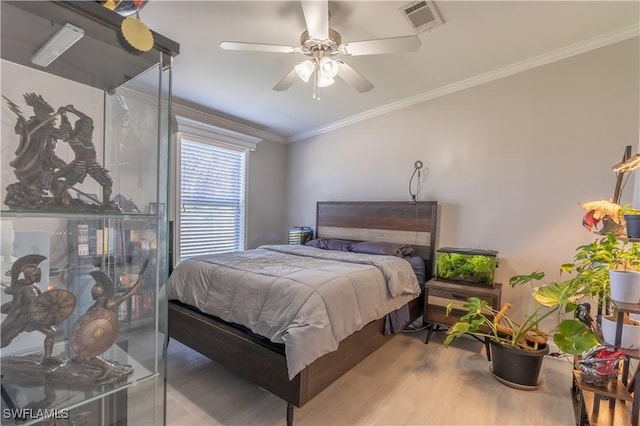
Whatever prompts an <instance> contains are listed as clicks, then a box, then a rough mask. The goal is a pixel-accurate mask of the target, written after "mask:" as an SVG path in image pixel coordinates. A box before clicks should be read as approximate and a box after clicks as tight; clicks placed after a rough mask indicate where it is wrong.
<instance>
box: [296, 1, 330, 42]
mask: <svg viewBox="0 0 640 426" xmlns="http://www.w3.org/2000/svg"><path fill="white" fill-rule="evenodd" d="M300 3H302V12H303V13H304V21H305V22H306V23H307V31H309V37H311V38H312V39H315V40H327V39H328V38H329V2H328V0H312V1H309V0H302V1H301V2H300Z"/></svg>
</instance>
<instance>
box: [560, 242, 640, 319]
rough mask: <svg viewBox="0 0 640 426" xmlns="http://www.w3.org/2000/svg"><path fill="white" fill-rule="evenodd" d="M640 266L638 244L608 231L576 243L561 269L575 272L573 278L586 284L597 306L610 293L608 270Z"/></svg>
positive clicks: (639, 246) (639, 248) (635, 269)
mask: <svg viewBox="0 0 640 426" xmlns="http://www.w3.org/2000/svg"><path fill="white" fill-rule="evenodd" d="M639 267H640V244H638V243H630V242H628V241H625V240H621V239H618V238H616V236H615V235H613V234H611V233H608V234H606V235H605V236H604V237H602V238H600V239H598V240H596V241H594V242H592V243H589V244H585V245H581V246H578V248H577V250H576V254H575V256H574V259H573V262H572V263H565V264H563V265H562V266H561V271H562V272H567V273H574V272H575V273H576V274H577V275H576V279H577V280H581V281H584V282H585V283H588V284H589V292H590V294H591V295H592V296H596V297H597V298H598V301H599V305H600V306H602V305H604V304H605V303H606V299H607V298H608V297H609V295H610V294H611V291H610V279H609V271H610V270H615V269H620V270H634V271H637V270H638V269H639Z"/></svg>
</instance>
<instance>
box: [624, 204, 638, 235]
mask: <svg viewBox="0 0 640 426" xmlns="http://www.w3.org/2000/svg"><path fill="white" fill-rule="evenodd" d="M622 213H623V215H624V222H625V224H626V230H627V238H640V210H638V209H634V208H631V207H628V206H623V207H622Z"/></svg>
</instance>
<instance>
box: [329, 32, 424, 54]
mask: <svg viewBox="0 0 640 426" xmlns="http://www.w3.org/2000/svg"><path fill="white" fill-rule="evenodd" d="M421 44H422V42H421V41H420V39H419V38H418V36H406V37H392V38H380V39H377V40H363V41H354V42H352V43H343V44H341V45H340V53H342V54H343V55H347V56H360V55H377V54H380V53H396V52H415V51H416V50H418V49H419V48H420V45H421Z"/></svg>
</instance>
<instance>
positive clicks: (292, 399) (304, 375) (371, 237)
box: [169, 201, 437, 425]
mask: <svg viewBox="0 0 640 426" xmlns="http://www.w3.org/2000/svg"><path fill="white" fill-rule="evenodd" d="M436 225H437V202H435V201H420V202H417V203H409V202H318V204H317V216H316V227H317V237H318V238H321V237H331V238H344V239H350V240H359V241H388V242H397V243H406V244H410V245H412V246H413V247H414V248H415V249H416V252H417V254H418V255H419V256H420V257H422V258H423V259H424V261H425V265H426V267H427V271H426V278H427V280H428V279H429V278H431V277H432V273H433V256H434V247H435V238H436ZM422 307H423V297H422V296H420V297H418V298H416V299H414V300H412V301H411V302H410V303H409V308H410V313H411V319H412V320H415V319H416V318H418V317H419V316H420V315H421V314H422ZM169 337H171V338H173V339H176V340H178V341H179V342H181V343H183V344H185V345H187V346H189V347H190V348H192V349H194V350H196V351H198V352H200V353H201V354H203V355H205V356H207V357H209V358H210V359H212V360H213V361H215V362H218V363H219V364H221V365H223V366H225V367H226V368H229V369H230V370H233V371H235V372H237V373H238V374H240V375H241V376H243V377H245V378H247V379H248V380H251V381H252V382H254V383H255V384H257V385H258V386H260V387H262V388H264V389H266V390H267V391H269V392H271V393H273V394H274V395H276V396H278V397H280V398H282V399H284V400H285V401H287V424H288V425H291V424H293V407H294V406H296V407H301V406H303V405H304V404H305V403H307V402H308V401H309V400H311V399H312V398H313V397H314V396H316V395H317V394H318V393H320V392H321V391H322V390H323V389H325V388H326V387H327V386H329V385H330V384H331V383H333V382H334V381H335V380H337V379H338V378H339V377H340V376H342V375H343V374H344V373H346V372H347V371H349V370H350V369H351V368H352V367H354V366H355V365H356V364H358V363H359V362H360V361H362V360H363V359H364V358H366V357H367V356H368V355H370V354H371V353H373V352H374V351H375V350H376V349H378V348H379V347H380V346H382V345H383V344H384V343H386V342H387V341H389V340H390V339H391V338H392V337H393V336H385V335H384V319H379V320H376V321H373V322H371V323H369V324H368V325H366V326H365V327H363V328H362V329H361V330H359V331H357V332H355V333H353V334H352V335H351V336H349V337H347V338H346V339H344V340H343V341H342V342H340V345H339V346H338V349H337V350H336V351H334V352H331V353H328V354H326V355H324V356H322V357H320V358H318V359H317V360H315V361H314V362H313V363H312V364H310V365H308V366H307V367H306V368H305V369H304V370H302V371H301V372H300V373H298V374H297V375H296V376H295V377H294V378H293V379H292V380H289V376H288V374H287V362H286V358H285V355H284V352H283V351H282V350H278V349H277V348H274V346H275V345H270V344H265V343H263V342H260V341H259V340H258V339H256V337H254V336H251V335H250V334H247V333H245V332H243V331H241V330H239V329H238V328H236V327H234V326H231V325H229V324H228V323H225V322H223V321H220V320H218V319H216V318H214V317H211V316H209V315H206V314H203V313H201V312H199V311H197V310H194V309H192V308H190V307H188V306H186V305H182V304H180V303H178V302H174V301H170V302H169Z"/></svg>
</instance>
